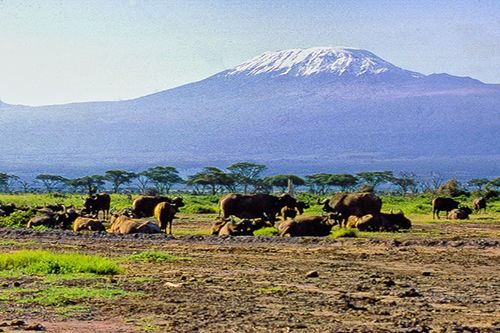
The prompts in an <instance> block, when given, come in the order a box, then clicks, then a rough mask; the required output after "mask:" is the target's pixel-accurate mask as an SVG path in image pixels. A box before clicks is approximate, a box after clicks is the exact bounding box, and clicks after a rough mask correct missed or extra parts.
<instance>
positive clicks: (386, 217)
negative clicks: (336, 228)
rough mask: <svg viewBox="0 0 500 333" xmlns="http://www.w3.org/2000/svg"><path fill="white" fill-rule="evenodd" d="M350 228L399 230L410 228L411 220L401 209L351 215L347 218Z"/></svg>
mask: <svg viewBox="0 0 500 333" xmlns="http://www.w3.org/2000/svg"><path fill="white" fill-rule="evenodd" d="M347 227H348V228H357V229H358V230H360V231H398V230H401V229H410V228H411V221H410V220H409V219H408V218H407V217H406V216H404V214H403V212H402V211H400V212H398V213H396V214H394V213H392V212H391V213H388V214H387V213H378V214H366V215H363V216H361V217H358V216H354V215H351V216H349V218H348V220H347Z"/></svg>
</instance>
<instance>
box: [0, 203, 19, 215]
mask: <svg viewBox="0 0 500 333" xmlns="http://www.w3.org/2000/svg"><path fill="white" fill-rule="evenodd" d="M16 208H17V207H16V205H14V204H13V203H8V204H3V203H1V202H0V216H9V215H10V214H12V213H14V211H15V210H16Z"/></svg>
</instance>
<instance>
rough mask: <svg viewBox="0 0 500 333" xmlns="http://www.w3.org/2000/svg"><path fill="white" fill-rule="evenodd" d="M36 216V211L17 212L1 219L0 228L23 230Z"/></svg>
mask: <svg viewBox="0 0 500 333" xmlns="http://www.w3.org/2000/svg"><path fill="white" fill-rule="evenodd" d="M33 216H35V211H34V210H31V209H30V210H27V211H21V210H18V211H15V212H14V213H12V214H10V215H9V216H3V217H0V227H2V228H5V227H10V228H22V227H25V226H26V225H27V224H28V221H29V220H30V219H31V218H32V217H33Z"/></svg>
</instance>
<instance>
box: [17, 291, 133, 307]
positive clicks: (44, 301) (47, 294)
mask: <svg viewBox="0 0 500 333" xmlns="http://www.w3.org/2000/svg"><path fill="white" fill-rule="evenodd" d="M128 295H131V293H128V292H126V291H125V290H122V289H116V288H89V287H86V288H79V287H63V286H51V287H49V288H47V289H43V290H37V291H34V292H31V293H28V294H25V295H23V296H22V298H21V299H20V300H18V302H19V303H24V304H40V305H50V306H66V305H71V304H76V303H80V302H84V301H87V300H102V299H112V300H113V299H118V298H120V297H125V296H128Z"/></svg>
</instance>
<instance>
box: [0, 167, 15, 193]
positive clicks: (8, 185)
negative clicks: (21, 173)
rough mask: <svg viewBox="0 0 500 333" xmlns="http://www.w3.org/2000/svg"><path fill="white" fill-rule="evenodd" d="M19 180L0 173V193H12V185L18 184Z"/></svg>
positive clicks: (13, 176)
mask: <svg viewBox="0 0 500 333" xmlns="http://www.w3.org/2000/svg"><path fill="white" fill-rule="evenodd" d="M19 180H20V178H19V177H18V176H16V175H11V174H7V173H3V172H0V191H1V192H6V193H9V192H10V191H12V187H13V186H14V184H15V183H16V182H19Z"/></svg>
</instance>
